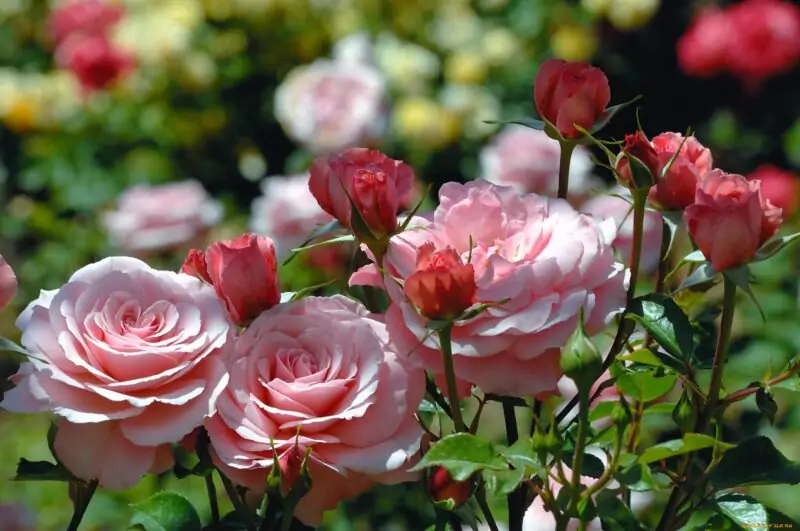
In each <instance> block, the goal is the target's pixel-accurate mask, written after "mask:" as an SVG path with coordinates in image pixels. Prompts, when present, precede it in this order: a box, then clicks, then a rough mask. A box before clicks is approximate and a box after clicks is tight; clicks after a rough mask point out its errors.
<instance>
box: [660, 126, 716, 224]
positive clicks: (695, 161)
mask: <svg viewBox="0 0 800 531" xmlns="http://www.w3.org/2000/svg"><path fill="white" fill-rule="evenodd" d="M685 140H686V141H685V142H684V137H683V135H681V134H679V133H661V134H660V135H658V136H656V137H654V138H653V140H652V144H653V148H654V149H655V150H656V153H658V159H659V162H660V163H661V166H662V168H663V167H665V166H666V165H667V164H669V162H670V161H671V160H672V158H673V157H674V156H675V153H676V152H677V151H678V149H680V153H679V154H678V156H677V157H676V158H675V160H674V161H673V162H672V165H671V166H670V167H669V171H667V173H666V175H664V178H663V179H660V180H659V181H658V183H657V184H656V186H655V188H653V189H652V190H651V191H650V196H649V198H650V201H652V202H653V203H655V204H657V205H659V206H661V208H663V209H665V210H683V209H684V208H686V207H687V206H689V205H691V204H692V203H694V196H695V191H696V190H697V186H698V184H699V183H700V181H701V179H702V178H703V176H704V175H705V174H707V173H708V172H709V171H711V168H712V166H713V163H714V161H713V159H712V157H711V151H710V150H709V149H708V148H706V147H704V146H703V145H702V144H701V143H700V142H699V141H698V140H697V139H696V138H695V137H694V136H690V137H689V138H686V139H685ZM681 144H682V145H683V147H681Z"/></svg>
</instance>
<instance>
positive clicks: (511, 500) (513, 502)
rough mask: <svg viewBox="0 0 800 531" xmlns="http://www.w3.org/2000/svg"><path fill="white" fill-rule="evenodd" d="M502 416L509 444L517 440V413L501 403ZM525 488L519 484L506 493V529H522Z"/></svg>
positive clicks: (509, 405) (512, 407) (517, 530)
mask: <svg viewBox="0 0 800 531" xmlns="http://www.w3.org/2000/svg"><path fill="white" fill-rule="evenodd" d="M503 417H504V419H505V422H506V438H507V439H508V445H509V446H511V445H512V444H514V443H515V442H517V440H519V428H518V427H517V415H516V411H515V410H514V406H512V405H511V404H505V403H504V404H503ZM524 505H525V489H524V487H522V486H520V487H517V488H516V489H515V490H514V491H513V492H511V493H510V494H509V495H508V529H509V531H522V517H523V516H524V514H525V507H524Z"/></svg>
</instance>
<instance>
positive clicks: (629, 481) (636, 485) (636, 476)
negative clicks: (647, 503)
mask: <svg viewBox="0 0 800 531" xmlns="http://www.w3.org/2000/svg"><path fill="white" fill-rule="evenodd" d="M628 456H629V457H630V458H632V459H633V460H634V462H633V464H631V465H628V466H625V467H623V468H621V470H620V471H619V472H617V473H616V474H614V478H615V479H616V480H617V481H619V483H620V484H621V485H625V486H626V487H627V488H628V489H629V490H631V491H634V492H650V491H654V490H665V489H668V488H671V482H670V479H669V477H667V476H666V475H664V474H660V473H654V472H653V471H651V470H650V467H649V466H648V465H646V464H642V463H638V462H635V461H636V458H637V456H636V455H635V454H628Z"/></svg>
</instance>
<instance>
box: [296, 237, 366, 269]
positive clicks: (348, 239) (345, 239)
mask: <svg viewBox="0 0 800 531" xmlns="http://www.w3.org/2000/svg"><path fill="white" fill-rule="evenodd" d="M354 241H356V237H355V236H353V235H352V234H342V235H341V236H336V237H335V238H331V239H330V240H325V241H324V242H317V243H312V244H309V245H304V246H302V247H298V248H296V249H292V252H293V253H295V254H296V253H299V252H301V251H308V250H309V249H316V248H317V247H323V246H325V245H334V244H337V243H347V242H354ZM285 263H288V261H287V262H285Z"/></svg>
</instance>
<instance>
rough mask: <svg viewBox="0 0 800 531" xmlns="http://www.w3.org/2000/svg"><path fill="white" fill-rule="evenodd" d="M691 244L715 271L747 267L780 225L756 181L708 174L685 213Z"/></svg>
mask: <svg viewBox="0 0 800 531" xmlns="http://www.w3.org/2000/svg"><path fill="white" fill-rule="evenodd" d="M684 219H685V221H686V226H687V227H688V229H689V234H690V235H691V236H692V239H693V240H694V243H695V244H696V245H697V247H698V248H699V249H700V250H701V251H702V252H703V254H704V255H705V257H706V258H707V259H708V260H709V261H710V262H711V265H712V266H713V267H714V269H715V270H717V271H724V270H725V269H729V268H732V267H736V266H738V265H742V264H744V263H747V261H748V260H750V259H751V258H752V257H753V255H755V253H756V251H758V249H759V247H761V244H763V243H764V242H765V241H766V240H767V239H769V238H771V237H772V236H773V235H774V234H775V233H776V232H777V231H778V228H779V226H780V224H781V222H782V221H783V220H782V219H781V211H780V209H779V208H777V207H775V206H774V205H772V203H770V202H769V201H768V200H767V199H764V198H763V197H762V194H761V184H760V183H759V182H758V181H748V180H747V179H745V178H744V177H742V176H741V175H736V174H730V173H725V172H724V171H722V170H712V171H711V172H709V173H708V174H707V175H706V176H705V178H704V180H703V183H702V185H701V186H699V187H698V188H697V193H696V195H695V203H694V204H693V205H690V206H689V207H688V208H687V209H686V211H685V212H684Z"/></svg>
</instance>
